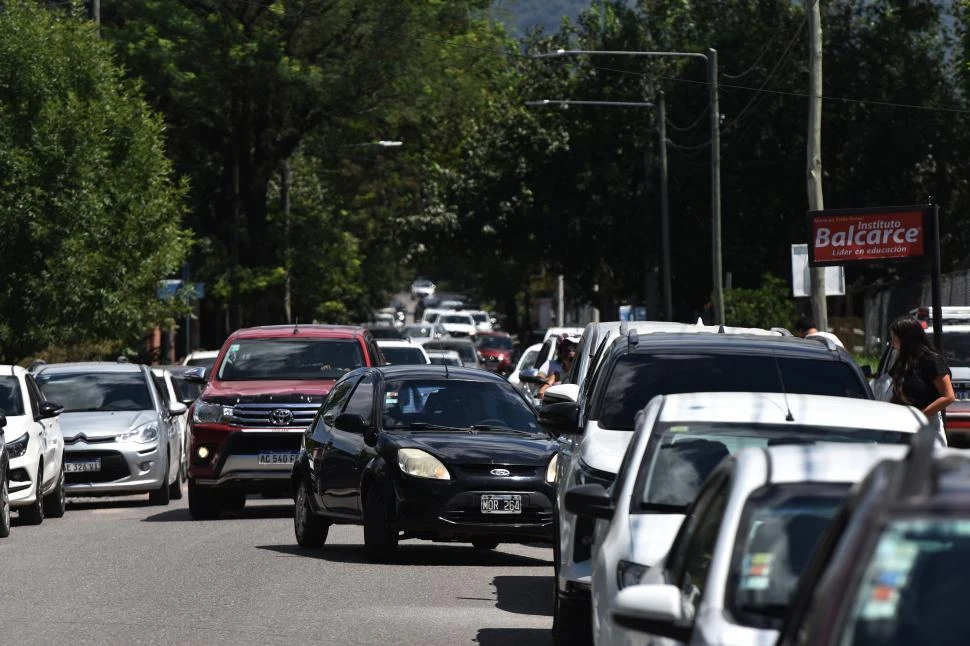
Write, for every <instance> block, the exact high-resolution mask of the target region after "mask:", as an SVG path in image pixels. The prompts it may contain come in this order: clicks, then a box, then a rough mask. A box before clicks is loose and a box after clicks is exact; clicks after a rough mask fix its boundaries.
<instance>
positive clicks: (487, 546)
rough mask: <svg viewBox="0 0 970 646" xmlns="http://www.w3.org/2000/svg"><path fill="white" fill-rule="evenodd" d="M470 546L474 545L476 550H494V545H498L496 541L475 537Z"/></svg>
mask: <svg viewBox="0 0 970 646" xmlns="http://www.w3.org/2000/svg"><path fill="white" fill-rule="evenodd" d="M472 547H474V548H475V549H476V550H494V549H495V548H496V547H498V541H490V540H488V539H484V538H476V539H475V540H473V541H472Z"/></svg>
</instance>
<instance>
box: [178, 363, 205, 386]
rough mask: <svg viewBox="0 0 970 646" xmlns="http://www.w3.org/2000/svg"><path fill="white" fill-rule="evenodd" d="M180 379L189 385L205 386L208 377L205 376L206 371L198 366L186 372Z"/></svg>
mask: <svg viewBox="0 0 970 646" xmlns="http://www.w3.org/2000/svg"><path fill="white" fill-rule="evenodd" d="M182 378H183V379H185V380H186V381H188V382H189V383H193V384H202V385H205V383H206V379H207V378H208V375H207V374H206V369H205V368H203V367H201V366H199V367H197V368H191V369H189V370H186V371H185V374H184V375H183V377H182Z"/></svg>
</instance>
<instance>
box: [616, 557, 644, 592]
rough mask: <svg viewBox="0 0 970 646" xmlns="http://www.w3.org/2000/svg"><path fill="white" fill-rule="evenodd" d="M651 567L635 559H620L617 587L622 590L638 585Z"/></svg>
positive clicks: (617, 570) (617, 566)
mask: <svg viewBox="0 0 970 646" xmlns="http://www.w3.org/2000/svg"><path fill="white" fill-rule="evenodd" d="M649 569H650V567H649V566H647V565H643V564H642V563H634V562H633V561H620V562H619V563H617V564H616V587H617V588H619V589H620V590H622V589H623V588H625V587H627V586H631V585H637V584H638V583H640V580H641V579H642V578H643V575H644V574H646V573H647V570H649Z"/></svg>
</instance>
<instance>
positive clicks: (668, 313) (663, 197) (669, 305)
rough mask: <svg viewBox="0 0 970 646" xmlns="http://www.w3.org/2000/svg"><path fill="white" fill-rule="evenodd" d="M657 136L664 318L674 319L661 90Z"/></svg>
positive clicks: (664, 105) (658, 102)
mask: <svg viewBox="0 0 970 646" xmlns="http://www.w3.org/2000/svg"><path fill="white" fill-rule="evenodd" d="M657 136H658V138H659V139H660V247H661V251H660V255H661V258H662V264H663V281H664V320H666V321H672V320H674V299H673V294H672V288H671V280H670V209H669V204H668V201H667V102H666V100H665V98H664V93H663V92H660V97H659V99H658V101H657Z"/></svg>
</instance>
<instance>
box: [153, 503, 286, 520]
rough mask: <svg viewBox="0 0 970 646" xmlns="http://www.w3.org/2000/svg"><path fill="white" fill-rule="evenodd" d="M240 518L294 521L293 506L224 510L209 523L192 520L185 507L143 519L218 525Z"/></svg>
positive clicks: (255, 506) (260, 506)
mask: <svg viewBox="0 0 970 646" xmlns="http://www.w3.org/2000/svg"><path fill="white" fill-rule="evenodd" d="M240 518H255V519H266V518H287V519H290V520H292V519H293V505H292V504H289V505H253V506H251V507H244V508H243V509H237V510H223V512H222V513H221V514H219V518H218V519H216V520H209V521H196V520H192V516H190V515H189V510H188V509H187V508H185V507H180V508H178V509H166V510H165V511H163V512H161V513H158V514H152V515H151V516H148V517H147V518H143V519H142V522H143V523H192V522H196V523H197V522H208V523H218V522H220V521H222V520H233V519H240Z"/></svg>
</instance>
